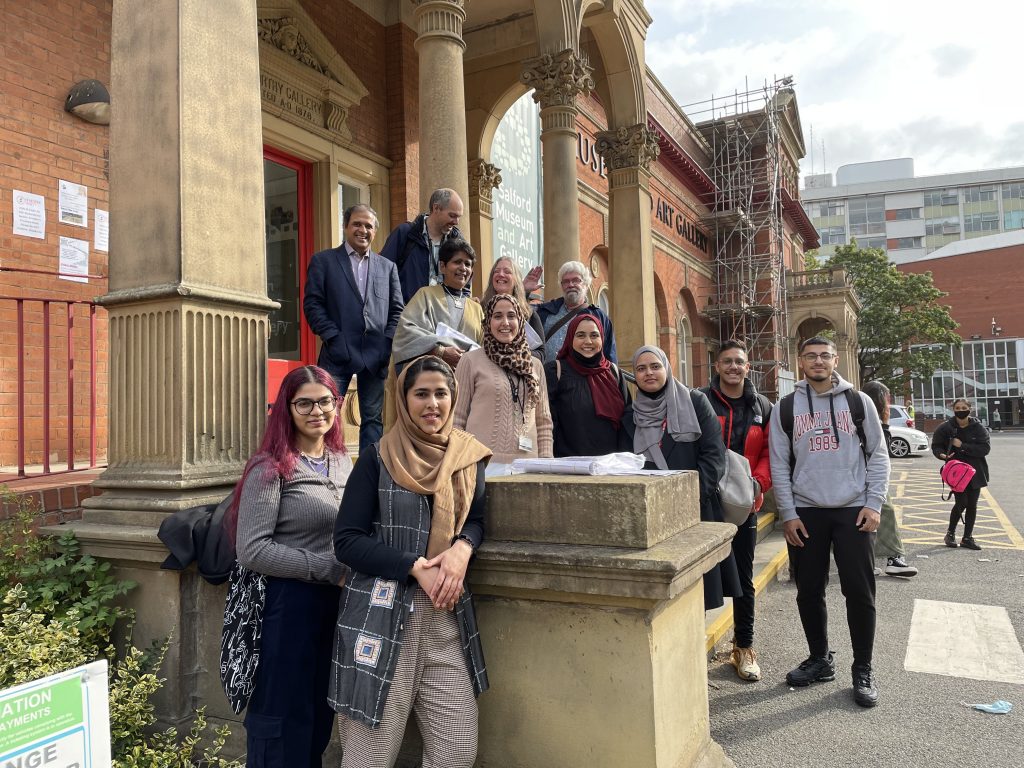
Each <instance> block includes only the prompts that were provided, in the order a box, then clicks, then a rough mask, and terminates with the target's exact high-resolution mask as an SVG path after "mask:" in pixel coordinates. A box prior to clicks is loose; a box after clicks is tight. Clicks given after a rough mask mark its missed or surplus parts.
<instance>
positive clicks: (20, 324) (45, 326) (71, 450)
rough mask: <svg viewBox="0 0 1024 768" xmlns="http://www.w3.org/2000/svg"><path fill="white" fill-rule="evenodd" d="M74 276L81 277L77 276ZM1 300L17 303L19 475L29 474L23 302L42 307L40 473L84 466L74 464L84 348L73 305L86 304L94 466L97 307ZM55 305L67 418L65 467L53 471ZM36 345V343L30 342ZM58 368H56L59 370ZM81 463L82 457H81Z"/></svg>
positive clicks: (92, 458)
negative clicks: (60, 321)
mask: <svg viewBox="0 0 1024 768" xmlns="http://www.w3.org/2000/svg"><path fill="white" fill-rule="evenodd" d="M76 277H80V276H79V275H76ZM0 301H2V302H8V301H10V302H14V303H15V305H16V309H17V313H16V324H17V339H18V344H17V353H18V361H17V371H18V374H17V375H18V385H17V401H18V477H28V474H27V472H26V471H25V467H26V463H27V462H26V453H27V439H26V429H25V418H26V408H25V394H26V390H27V386H26V365H27V360H26V348H27V345H26V329H25V305H26V304H32V305H35V304H38V305H40V306H41V309H42V340H41V345H40V346H41V348H42V361H41V362H42V366H41V367H42V371H41V373H42V398H43V407H42V408H40V409H39V410H40V411H41V416H42V422H43V423H42V442H43V449H42V457H41V458H42V461H41V462H40V463H41V464H42V472H41V474H43V475H53V474H60V473H62V472H72V471H74V470H76V469H83V468H84V466H76V464H77V463H78V462H77V459H76V456H75V438H76V436H77V433H76V429H75V384H76V382H75V376H76V373H77V369H76V363H77V362H78V361H79V360H80V359H81V358H82V357H84V355H83V354H82V353H83V352H84V350H82V349H79V348H78V346H77V345H76V335H75V307H76V306H79V305H80V306H84V307H88V313H89V331H88V332H89V337H88V341H89V348H88V355H89V381H88V387H89V460H88V466H89V467H95V466H97V463H96V431H97V430H96V421H97V419H96V307H97V304H96V303H95V302H92V301H76V300H73V299H44V298H21V297H17V296H0ZM54 306H56V307H57V308H58V310H60V309H63V311H61V312H60V315H62V316H64V317H65V318H66V321H65V330H66V337H67V338H66V342H67V345H66V350H67V351H66V355H65V362H66V371H67V409H66V412H65V414H64V416H66V418H67V425H68V428H67V469H60V470H54V469H52V468H51V466H50V427H51V422H50V411H51V408H50V377H51V369H52V368H53V365H52V363H53V360H52V357H53V355H52V354H51V350H50V337H51V314H52V308H53V307H54ZM33 348H35V345H33ZM58 370H59V369H58ZM82 463H83V465H84V459H83V460H82Z"/></svg>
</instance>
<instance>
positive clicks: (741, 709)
mask: <svg viewBox="0 0 1024 768" xmlns="http://www.w3.org/2000/svg"><path fill="white" fill-rule="evenodd" d="M989 466H990V469H991V481H990V485H989V491H990V492H991V498H992V500H994V502H995V503H994V504H993V503H988V504H986V503H985V497H984V496H983V506H984V507H985V509H984V511H982V509H981V507H979V525H978V529H977V530H976V532H975V535H976V537H978V538H979V539H980V538H981V537H982V536H983V537H985V540H984V543H983V546H985V549H983V550H982V551H981V552H972V551H970V550H962V549H948V548H946V547H945V546H943V544H942V534H943V533H944V532H945V528H946V524H947V523H948V510H949V508H950V506H951V503H946V502H942V501H941V500H940V499H939V497H938V488H937V485H936V478H937V477H938V468H939V462H938V461H937V460H936V459H934V458H933V457H931V456H930V455H929V456H926V457H920V458H914V459H894V460H893V474H892V491H891V493H890V496H891V498H893V500H894V504H895V505H896V507H897V510H898V512H899V513H900V514H901V515H902V519H901V528H900V530H901V534H902V535H903V538H904V542H905V546H906V549H907V554H908V561H909V562H910V563H911V564H913V565H916V566H917V567H918V568H919V569H920V574H919V575H918V576H916V577H914V578H911V579H898V578H892V577H887V576H879V577H878V591H877V600H876V605H877V610H878V625H877V632H876V640H875V652H874V667H875V670H876V673H877V677H876V680H877V684H878V687H879V694H880V702H879V705H878V706H877V707H875V708H874V709H862V708H861V707H858V706H857V705H855V704H854V703H853V698H852V689H851V683H850V672H849V670H850V664H851V662H852V656H851V651H850V637H849V632H848V630H847V627H846V617H845V608H844V604H843V597H842V594H841V593H840V591H839V583H838V578H837V576H836V575H835V571H834V566H833V576H832V578H831V585H830V586H829V590H828V598H827V599H828V605H829V609H830V622H829V630H830V638H831V646H832V648H833V649H835V651H836V671H837V675H836V679H835V681H834V682H831V683H817V684H815V685H812V686H810V687H809V688H803V689H799V688H798V689H796V690H792V691H791V690H790V688H789V686H787V685H786V683H785V675H786V672H787V671H788V670H789V669H791V668H792V667H795V666H796V665H797V664H799V663H800V662H801V661H802V660H803V659H804V658H805V657H806V656H807V645H806V642H805V640H804V636H803V631H802V629H801V627H800V620H799V617H798V615H797V610H796V589H795V587H794V586H793V585H792V584H789V583H773V584H772V585H771V586H770V587H769V588H768V589H767V590H766V591H765V592H764V593H763V594H762V596H761V597H759V599H758V605H757V611H758V614H757V619H756V622H755V633H756V642H755V647H756V649H757V651H758V654H759V661H760V664H761V670H762V679H761V681H760V682H758V683H744V682H742V681H740V680H739V679H738V678H737V677H736V676H735V673H734V671H733V668H732V667H731V666H730V665H729V664H728V663H723V662H721V661H713V662H712V663H711V665H710V667H709V669H708V679H709V684H710V687H709V691H708V693H709V699H710V708H711V733H712V736H713V737H714V738H715V739H716V740H717V741H718V743H719V744H721V745H722V747H724V748H725V750H726V752H727V753H728V754H729V756H730V757H732V759H733V760H734V761H735V763H736V765H737V766H740V768H753V767H754V766H771V767H772V768H776V767H778V768H784V767H786V766H794V767H796V766H799V767H801V768H803V767H804V766H835V767H836V768H845V767H846V766H922V767H925V766H926V767H927V768H944V767H945V766H951V767H952V766H980V767H984V768H1021V767H1022V766H1024V684H1022V683H1024V677H1021V676H1022V675H1024V669H1021V668H1020V667H1022V666H1024V664H1017V665H1014V664H1010V665H1009V666H1010V668H1011V672H1010V673H1009V676H1010V677H1012V676H1014V675H1016V676H1017V677H1018V678H1019V679H1020V680H1021V682H1006V681H994V680H978V679H971V678H969V677H966V676H961V675H954V674H948V673H944V674H937V673H927V672H920V671H908V670H907V669H906V668H905V662H906V661H908V659H907V650H908V641H909V640H910V633H911V625H912V623H913V622H914V621H915V610H916V611H917V614H916V616H917V619H916V620H917V622H918V624H917V634H916V637H917V638H921V639H924V640H926V641H927V643H926V644H925V646H924V647H925V650H927V651H928V652H932V651H936V650H939V649H941V647H942V646H943V643H942V638H941V637H938V636H937V635H935V634H933V633H932V632H925V631H924V630H923V629H922V627H923V624H922V623H921V621H922V619H923V617H924V615H925V611H926V609H927V608H928V607H929V606H930V605H933V604H931V603H922V602H920V601H942V602H948V603H956V604H959V605H956V606H952V607H951V608H952V609H953V610H963V611H971V610H977V611H978V612H979V614H980V613H981V612H983V611H984V612H985V615H986V616H987V615H988V614H989V613H991V612H992V611H991V609H971V608H969V606H973V605H981V606H998V607H1002V608H1005V610H1006V613H1007V614H1008V615H1009V622H1010V624H1012V628H1013V631H1014V632H1015V634H1016V637H1013V636H1012V633H1009V630H1008V629H1005V631H1003V632H1002V633H1001V635H1000V631H999V630H1000V628H999V626H998V622H997V621H987V620H986V619H982V620H980V622H979V625H978V627H977V634H978V635H979V636H980V637H981V638H983V640H984V641H994V639H995V638H997V636H999V637H1001V639H1002V642H1003V646H1002V648H1001V649H1000V651H999V652H996V653H987V652H979V656H980V658H982V659H983V660H985V659H988V660H991V661H993V662H998V663H995V664H994V666H1002V667H1003V668H1004V671H1002V672H1000V671H998V670H996V671H995V672H994V674H996V675H1000V674H1001V675H1003V676H1004V677H1006V676H1007V672H1006V671H1005V668H1006V667H1007V660H1012V659H1014V658H1024V651H1021V649H1020V640H1022V639H1024V537H1022V536H1021V533H1024V483H1022V482H1021V481H1022V479H1024V432H1020V433H1014V432H1002V433H995V434H993V436H992V453H991V455H990V456H989ZM1000 512H1001V513H1002V515H1000ZM962 530H963V529H962V525H961V527H960V530H959V533H962ZM925 556H926V557H925ZM980 558H983V559H985V560H987V562H979V559H980ZM879 565H884V561H880V562H879ZM785 570H786V569H785V568H784V569H783V571H782V573H785ZM996 613H997V614H998V613H1002V612H1001V611H996ZM960 615H961V616H964V615H969V616H970V617H973V616H974V614H960ZM1004 620H1005V616H1004ZM970 625H971V622H970V621H969V620H966V619H965V620H963V621H960V620H957V621H950V622H948V623H947V625H946V627H945V628H944V630H945V631H946V632H947V633H948V634H949V635H950V636H951V638H952V640H953V642H952V643H951V644H950V645H951V646H953V647H951V648H950V656H951V657H952V658H963V657H964V656H969V655H971V651H972V650H977V649H976V647H975V646H974V645H973V644H972V642H971V640H970V635H971V626H970ZM942 632H943V628H942V627H940V628H939V630H938V633H939V634H942ZM1008 634H1009V636H1007V635H1008ZM932 638H935V639H934V641H933V640H932ZM915 648H916V649H917V650H918V651H920V650H921V648H922V645H921V644H920V643H915ZM1017 654H1022V656H1021V657H1017V656H1016V655H1017ZM938 655H939V656H940V657H941V653H939V654H938ZM993 657H998V658H995V659H993ZM915 658H919V655H918V657H915ZM991 671H992V670H990V672H991ZM998 699H1002V700H1006V701H1009V702H1011V703H1012V704H1013V705H1014V709H1013V711H1012V712H1011V713H1010V714H1008V715H990V714H985V713H982V712H977V711H975V710H972V709H970V708H968V707H966V706H964V703H965V702H966V703H968V704H975V703H990V702H993V701H995V700H998Z"/></svg>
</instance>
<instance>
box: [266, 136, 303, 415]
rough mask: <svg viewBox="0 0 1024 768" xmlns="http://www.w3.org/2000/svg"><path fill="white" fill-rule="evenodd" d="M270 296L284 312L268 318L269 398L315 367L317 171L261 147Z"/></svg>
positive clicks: (280, 310)
mask: <svg viewBox="0 0 1024 768" xmlns="http://www.w3.org/2000/svg"><path fill="white" fill-rule="evenodd" d="M263 201H264V207H265V213H266V254H267V295H268V296H269V297H270V298H271V299H273V300H274V301H276V302H278V303H279V304H280V305H281V307H280V309H277V310H275V311H273V312H271V313H270V345H269V346H270V355H269V358H270V359H269V361H268V364H267V398H268V401H269V402H270V403H273V402H274V400H275V399H276V398H277V390H278V388H279V387H280V386H281V380H282V379H283V378H284V377H285V376H286V375H287V374H288V372H289V371H291V370H293V369H294V368H298V367H299V366H301V365H308V364H312V363H315V362H316V338H315V336H314V335H313V333H312V331H310V329H309V326H308V325H306V318H305V316H304V315H303V313H302V296H303V290H304V289H305V285H306V270H307V268H308V267H309V259H310V257H311V256H312V255H313V169H312V165H311V164H310V163H307V162H305V161H303V160H300V159H298V158H296V157H292V156H291V155H286V154H284V153H283V152H280V151H279V150H276V149H273V148H271V147H266V146H265V147H264V148H263Z"/></svg>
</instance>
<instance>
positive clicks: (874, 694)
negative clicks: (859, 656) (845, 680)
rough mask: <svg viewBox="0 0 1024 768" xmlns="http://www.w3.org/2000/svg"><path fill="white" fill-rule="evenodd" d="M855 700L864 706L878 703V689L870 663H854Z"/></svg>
mask: <svg viewBox="0 0 1024 768" xmlns="http://www.w3.org/2000/svg"><path fill="white" fill-rule="evenodd" d="M853 700H854V701H855V702H857V703H858V704H859V705H860V706H862V707H873V706H875V705H876V704H877V703H878V689H877V688H876V687H875V682H874V680H872V677H871V665H870V664H854V665H853Z"/></svg>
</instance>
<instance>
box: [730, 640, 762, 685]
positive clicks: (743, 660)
mask: <svg viewBox="0 0 1024 768" xmlns="http://www.w3.org/2000/svg"><path fill="white" fill-rule="evenodd" d="M729 662H730V663H731V664H732V665H733V666H734V667H736V676H737V677H739V679H740V680H746V681H748V682H751V683H754V682H757V681H758V680H760V679H761V667H760V666H758V663H757V653H756V652H755V651H754V649H753V648H737V647H736V646H735V645H734V646H733V647H732V653H731V654H730V655H729Z"/></svg>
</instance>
